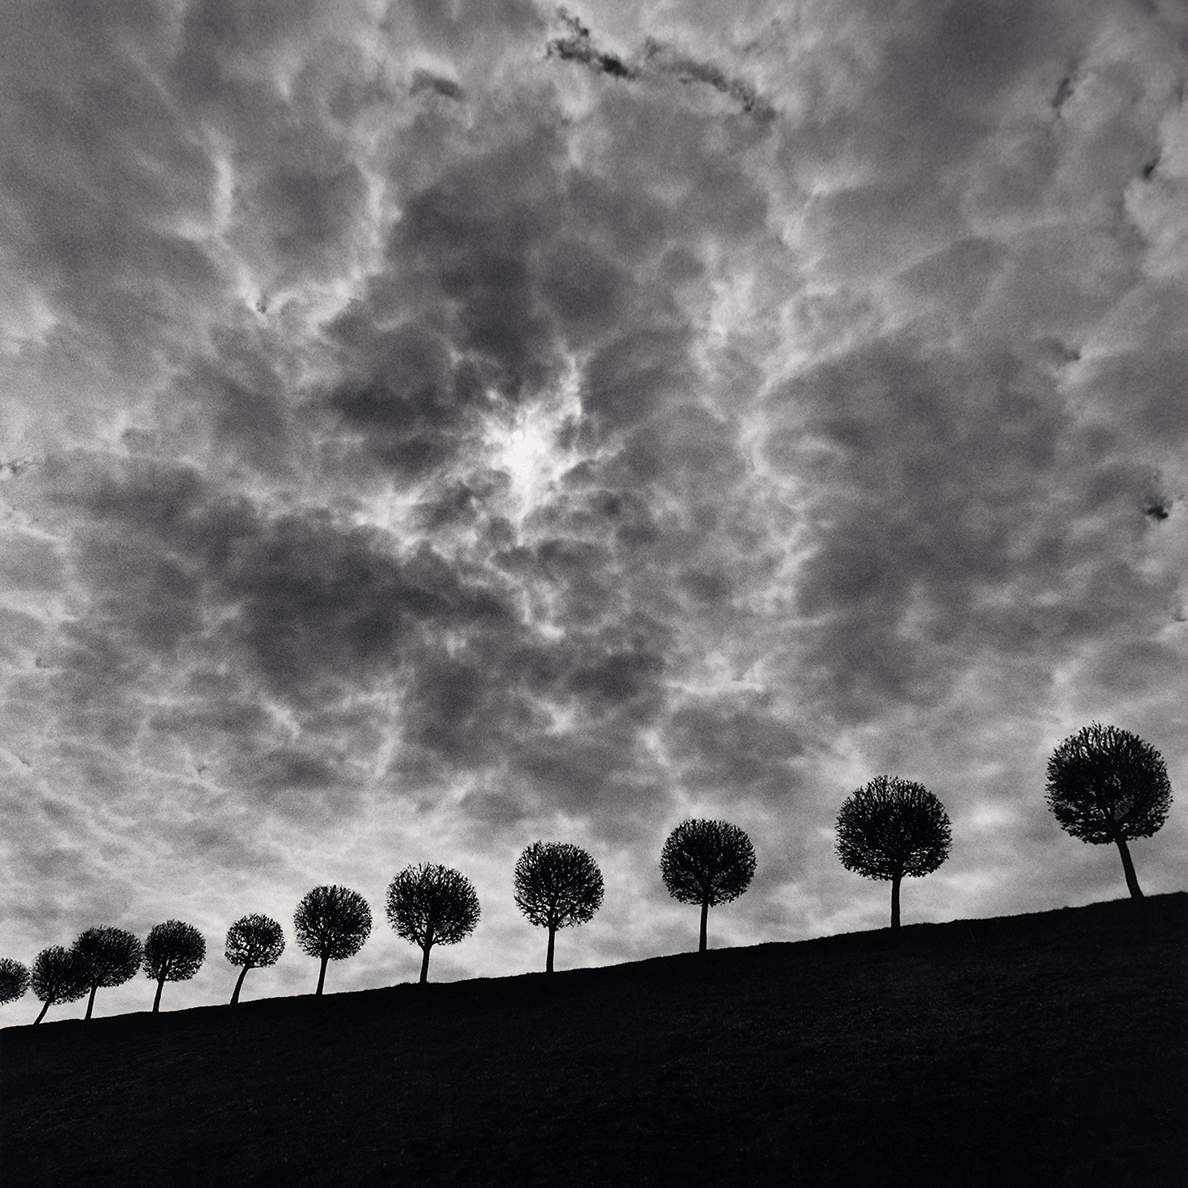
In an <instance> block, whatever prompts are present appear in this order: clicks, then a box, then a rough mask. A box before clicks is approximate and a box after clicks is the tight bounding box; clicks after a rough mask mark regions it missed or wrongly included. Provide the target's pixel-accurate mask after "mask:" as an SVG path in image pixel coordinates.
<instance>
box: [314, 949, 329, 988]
mask: <svg viewBox="0 0 1188 1188" xmlns="http://www.w3.org/2000/svg"><path fill="white" fill-rule="evenodd" d="M329 960H330V958H329V957H326V956H323V957H322V968H321V970H320V971H319V973H318V990H317V996H318V997H319V998H321V996H322V987H323V986H324V985H325V984H326V962H327V961H329Z"/></svg>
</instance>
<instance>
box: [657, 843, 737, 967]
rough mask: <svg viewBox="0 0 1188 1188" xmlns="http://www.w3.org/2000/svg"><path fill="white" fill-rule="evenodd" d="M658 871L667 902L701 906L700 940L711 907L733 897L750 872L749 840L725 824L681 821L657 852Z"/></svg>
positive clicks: (702, 946)
mask: <svg viewBox="0 0 1188 1188" xmlns="http://www.w3.org/2000/svg"><path fill="white" fill-rule="evenodd" d="M660 873H661V874H662V875H663V876H664V885H665V886H666V887H667V888H668V893H669V895H671V896H672V897H673V899H676V900H679V901H680V902H681V903H699V904H701V941H700V944H699V945H698V948H697V951H698V952H699V953H704V952H705V930H706V921H707V920H708V918H709V910H710V908H711V907H717V905H718V904H720V903H729V902H730V901H731V900H732V899H737V898H738V897H739V896H740V895H741V894H742V893H743V892H744V891H745V890H746V889H747V887H748V886H749V885H750V882H751V879H752V878H753V877H754V874H755V847H754V846H752V845H751V839H750V838H749V837H747V835H746V834H745V833H744V832H743V831H742V830H741V829H739V827H738V826H737V825H731V824H729V822H727V821H704V820H689V821H682V822H681V823H680V824H679V825H678V826H677V827H676V828H675V829H674V830H673V831H672V832H671V833H670V834H669V835H668V840H667V841H666V842H665V843H664V849H663V850H661V851H660Z"/></svg>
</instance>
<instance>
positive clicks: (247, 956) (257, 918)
mask: <svg viewBox="0 0 1188 1188" xmlns="http://www.w3.org/2000/svg"><path fill="white" fill-rule="evenodd" d="M368 910H369V911H370V909H368ZM284 951H285V934H284V933H283V932H282V931H281V926H280V925H279V924H278V923H277V922H276V921H275V920H273V919H272V918H271V917H270V916H261V915H260V914H259V913H257V912H253V913H252V914H251V915H249V916H242V917H240V919H238V920H236V921H235V923H234V924H232V925H231V927H230V928H228V929H227V947H226V953H225V956H226V958H227V960H228V961H230V962H231V964H232V965H242V966H243V969H241V970H240V971H239V977H238V978H237V979H236V982H235V991H234V993H233V994H232V995H231V1005H232V1006H234V1005H235V1004H236V1003H237V1002H238V1001H239V988H240V986H242V985H243V979H244V978H245V977H247V971H248V970H249V969H256V968H257V967H262V966H265V965H275V964H276V963H277V961H278V960H279V959H280V955H281V954H282V953H283V952H284Z"/></svg>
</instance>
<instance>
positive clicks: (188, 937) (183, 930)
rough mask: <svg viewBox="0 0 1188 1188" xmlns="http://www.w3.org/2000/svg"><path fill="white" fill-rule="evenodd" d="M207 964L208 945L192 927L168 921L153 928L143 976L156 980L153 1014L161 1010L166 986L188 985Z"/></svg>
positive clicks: (175, 921)
mask: <svg viewBox="0 0 1188 1188" xmlns="http://www.w3.org/2000/svg"><path fill="white" fill-rule="evenodd" d="M205 960H206V941H205V940H204V939H203V937H202V933H200V932H199V931H198V929H197V928H195V927H194V925H193V924H184V923H182V921H181V920H166V921H165V923H164V924H154V925H153V928H152V931H151V932H150V933H149V934H148V939H147V940H146V941H145V942H144V972H145V973H146V974H147V975H148V976H149V977H150V978H156V979H157V993H156V996H155V997H154V998H153V1014H154V1015H155V1014H156V1013H157V1011H158V1010H159V1009H160V1006H161V990H162V988H163V987H164V985H165V983H166V982H186V981H189V979H190V978H192V977H193V976H194V975H195V974H196V973H197V972H198V970H199V969H201V968H202V963H203V962H204V961H205Z"/></svg>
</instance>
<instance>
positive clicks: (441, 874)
mask: <svg viewBox="0 0 1188 1188" xmlns="http://www.w3.org/2000/svg"><path fill="white" fill-rule="evenodd" d="M478 921H479V900H478V893H477V892H476V891H475V889H474V884H473V883H472V882H471V881H470V880H469V879H468V878H467V877H466V876H465V875H464V874H462V873H461V872H460V871H457V870H452V869H450V868H449V867H447V866H441V865H440V864H438V863H436V862H421V863H419V864H417V865H415V866H407V867H405V868H404V870H402V871H401V872H400V873H399V874H398V875H396V877H395V878H394V879H393V880H392V882H391V883H390V884H389V886H388V922H389V923H390V924H391V925H392V927H393V928H394V929H395V930H396V934H397V935H398V936H400V937H403V939H404V940H406V941H408V942H409V943H410V944H414V945H419V946H420V947H421V953H422V957H421V978H420V980H421V982H422V983H424V982H426V981H428V978H429V950H430V949H432V947H433V946H434V945H454V944H457V943H458V942H459V941H460V940H464V939H465V938H466V937H467V936H469V935H470V934H471V933H472V932H473V931H474V929H475V925H477V924H478Z"/></svg>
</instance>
